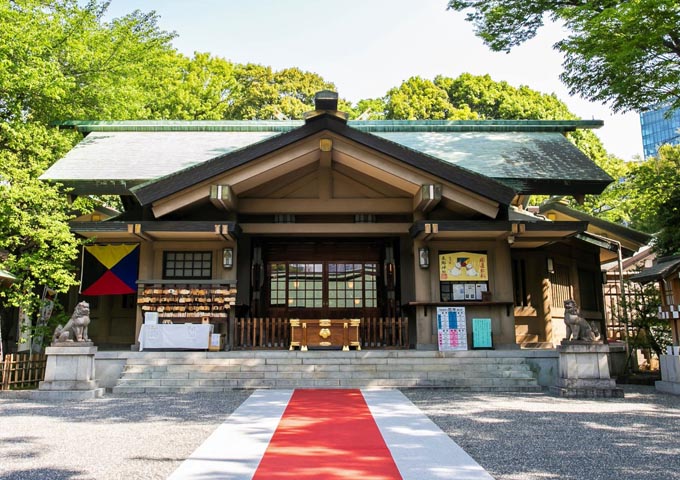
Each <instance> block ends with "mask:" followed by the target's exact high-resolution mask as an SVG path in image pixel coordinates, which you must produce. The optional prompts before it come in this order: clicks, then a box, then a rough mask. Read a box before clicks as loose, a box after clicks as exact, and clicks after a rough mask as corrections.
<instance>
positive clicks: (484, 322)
mask: <svg viewBox="0 0 680 480" xmlns="http://www.w3.org/2000/svg"><path fill="white" fill-rule="evenodd" d="M472 348H493V337H492V336H491V319H490V318H473V319H472Z"/></svg>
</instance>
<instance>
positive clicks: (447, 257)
mask: <svg viewBox="0 0 680 480" xmlns="http://www.w3.org/2000/svg"><path fill="white" fill-rule="evenodd" d="M439 280H440V281H442V282H475V283H478V282H483V281H488V280H489V264H488V261H487V256H486V254H483V253H470V252H454V253H442V254H441V255H439Z"/></svg>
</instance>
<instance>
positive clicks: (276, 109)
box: [224, 63, 348, 120]
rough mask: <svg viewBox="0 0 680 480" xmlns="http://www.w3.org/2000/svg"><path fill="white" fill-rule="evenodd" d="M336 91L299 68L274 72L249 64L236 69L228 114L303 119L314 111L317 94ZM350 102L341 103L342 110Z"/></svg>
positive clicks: (236, 117)
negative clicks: (322, 91) (309, 112)
mask: <svg viewBox="0 0 680 480" xmlns="http://www.w3.org/2000/svg"><path fill="white" fill-rule="evenodd" d="M320 90H336V88H335V85H333V84H332V83H330V82H327V81H325V80H324V79H323V78H322V77H321V76H319V75H317V74H316V73H311V72H304V71H302V70H300V69H299V68H286V69H283V70H280V71H274V70H272V68H271V67H267V66H264V65H257V64H254V63H248V64H245V65H241V64H237V65H235V67H234V88H233V90H232V91H231V92H230V96H229V99H228V103H229V106H228V108H227V110H226V112H225V117H224V118H227V119H234V120H256V119H257V120H273V119H277V118H278V119H284V118H288V119H301V118H302V114H303V113H305V112H308V111H310V110H313V109H314V94H315V93H316V92H318V91H320ZM343 105H344V106H347V105H348V104H347V103H346V102H341V109H343V108H342V106H343Z"/></svg>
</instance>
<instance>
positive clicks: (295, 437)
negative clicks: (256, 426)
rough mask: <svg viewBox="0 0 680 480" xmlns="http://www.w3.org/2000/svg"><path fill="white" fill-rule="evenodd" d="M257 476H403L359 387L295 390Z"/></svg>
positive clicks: (385, 478)
mask: <svg viewBox="0 0 680 480" xmlns="http://www.w3.org/2000/svg"><path fill="white" fill-rule="evenodd" d="M253 478H254V479H260V480H269V479H301V480H304V479H311V478H314V479H331V480H332V479H344V480H349V479H353V480H354V479H361V480H369V479H370V480H374V479H380V480H388V479H389V480H394V479H399V480H401V475H400V474H399V470H398V469H397V466H396V465H395V463H394V460H392V455H391V454H390V451H389V449H388V448H387V445H385V441H384V440H383V438H382V435H381V434H380V431H379V430H378V426H377V425H376V423H375V420H373V416H372V415H371V412H370V410H369V409H368V406H367V405H366V401H365V400H364V397H363V395H362V394H361V391H359V390H295V392H293V396H292V397H291V399H290V402H289V403H288V407H286V410H285V411H284V413H283V417H282V418H281V421H280V422H279V426H278V428H277V429H276V431H275V432H274V436H273V437H272V439H271V442H270V443H269V447H267V451H266V452H265V454H264V456H263V457H262V460H261V461H260V465H259V466H258V468H257V471H256V472H255V476H254V477H253Z"/></svg>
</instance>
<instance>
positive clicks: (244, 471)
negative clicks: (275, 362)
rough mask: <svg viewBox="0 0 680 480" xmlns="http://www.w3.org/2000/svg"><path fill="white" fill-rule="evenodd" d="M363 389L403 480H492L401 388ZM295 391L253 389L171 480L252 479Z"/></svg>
mask: <svg viewBox="0 0 680 480" xmlns="http://www.w3.org/2000/svg"><path fill="white" fill-rule="evenodd" d="M362 393H363V395H364V399H365V400H366V403H367V405H368V407H369V409H370V410H371V413H372V414H373V418H374V419H375V421H376V424H377V425H378V428H379V429H380V433H381V434H382V436H383V439H384V440H385V443H386V444H387V447H388V448H389V449H390V451H391V453H392V458H393V459H394V462H395V463H396V465H397V468H398V469H399V472H400V474H401V476H402V478H403V480H444V479H452V478H455V479H457V480H492V477H491V476H490V475H489V474H487V473H486V472H485V471H484V469H483V468H482V467H481V466H479V464H478V463H477V462H475V461H474V460H473V459H472V458H471V457H470V456H469V455H468V454H467V453H465V452H464V451H463V449H461V448H460V447H459V446H458V445H456V443H455V442H454V441H453V440H451V438H450V437H449V436H448V435H446V434H445V433H444V432H442V430H441V429H440V428H439V427H437V426H436V425H435V424H434V423H432V421H431V420H430V419H429V418H427V417H426V416H425V415H424V414H423V413H422V412H421V411H420V410H419V409H418V408H417V407H415V406H414V405H413V403H411V402H410V401H409V400H408V399H407V398H406V397H405V396H404V395H403V394H402V393H401V392H399V391H398V390H362ZM292 394H293V391H292V390H258V391H256V392H255V393H253V395H252V396H251V397H250V398H249V399H248V400H246V401H245V402H244V404H243V405H241V406H240V407H239V408H238V410H236V412H234V413H233V414H232V415H231V416H230V417H229V418H228V419H227V420H226V421H225V422H224V423H223V424H222V425H220V426H219V427H218V428H217V430H215V432H214V433H213V434H212V435H210V437H208V439H207V440H206V441H205V442H204V443H203V444H202V445H201V446H200V447H199V448H197V449H196V451H195V452H194V453H193V454H192V455H191V456H190V457H189V458H188V459H187V460H186V461H185V462H183V463H182V465H180V467H179V468H178V469H177V470H176V471H175V472H174V473H173V474H172V475H171V476H170V477H169V480H197V479H201V480H218V479H225V480H226V479H228V480H250V479H251V478H252V477H253V474H254V473H255V471H256V470H257V466H258V463H259V461H260V458H262V455H264V453H265V450H266V449H267V445H268V444H269V441H270V440H271V437H272V436H273V434H274V431H275V430H276V427H277V426H278V423H279V420H280V419H281V416H282V415H283V412H284V410H285V407H286V405H287V404H288V401H289V400H290V397H291V396H292ZM343 458H345V457H344V456H343Z"/></svg>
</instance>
